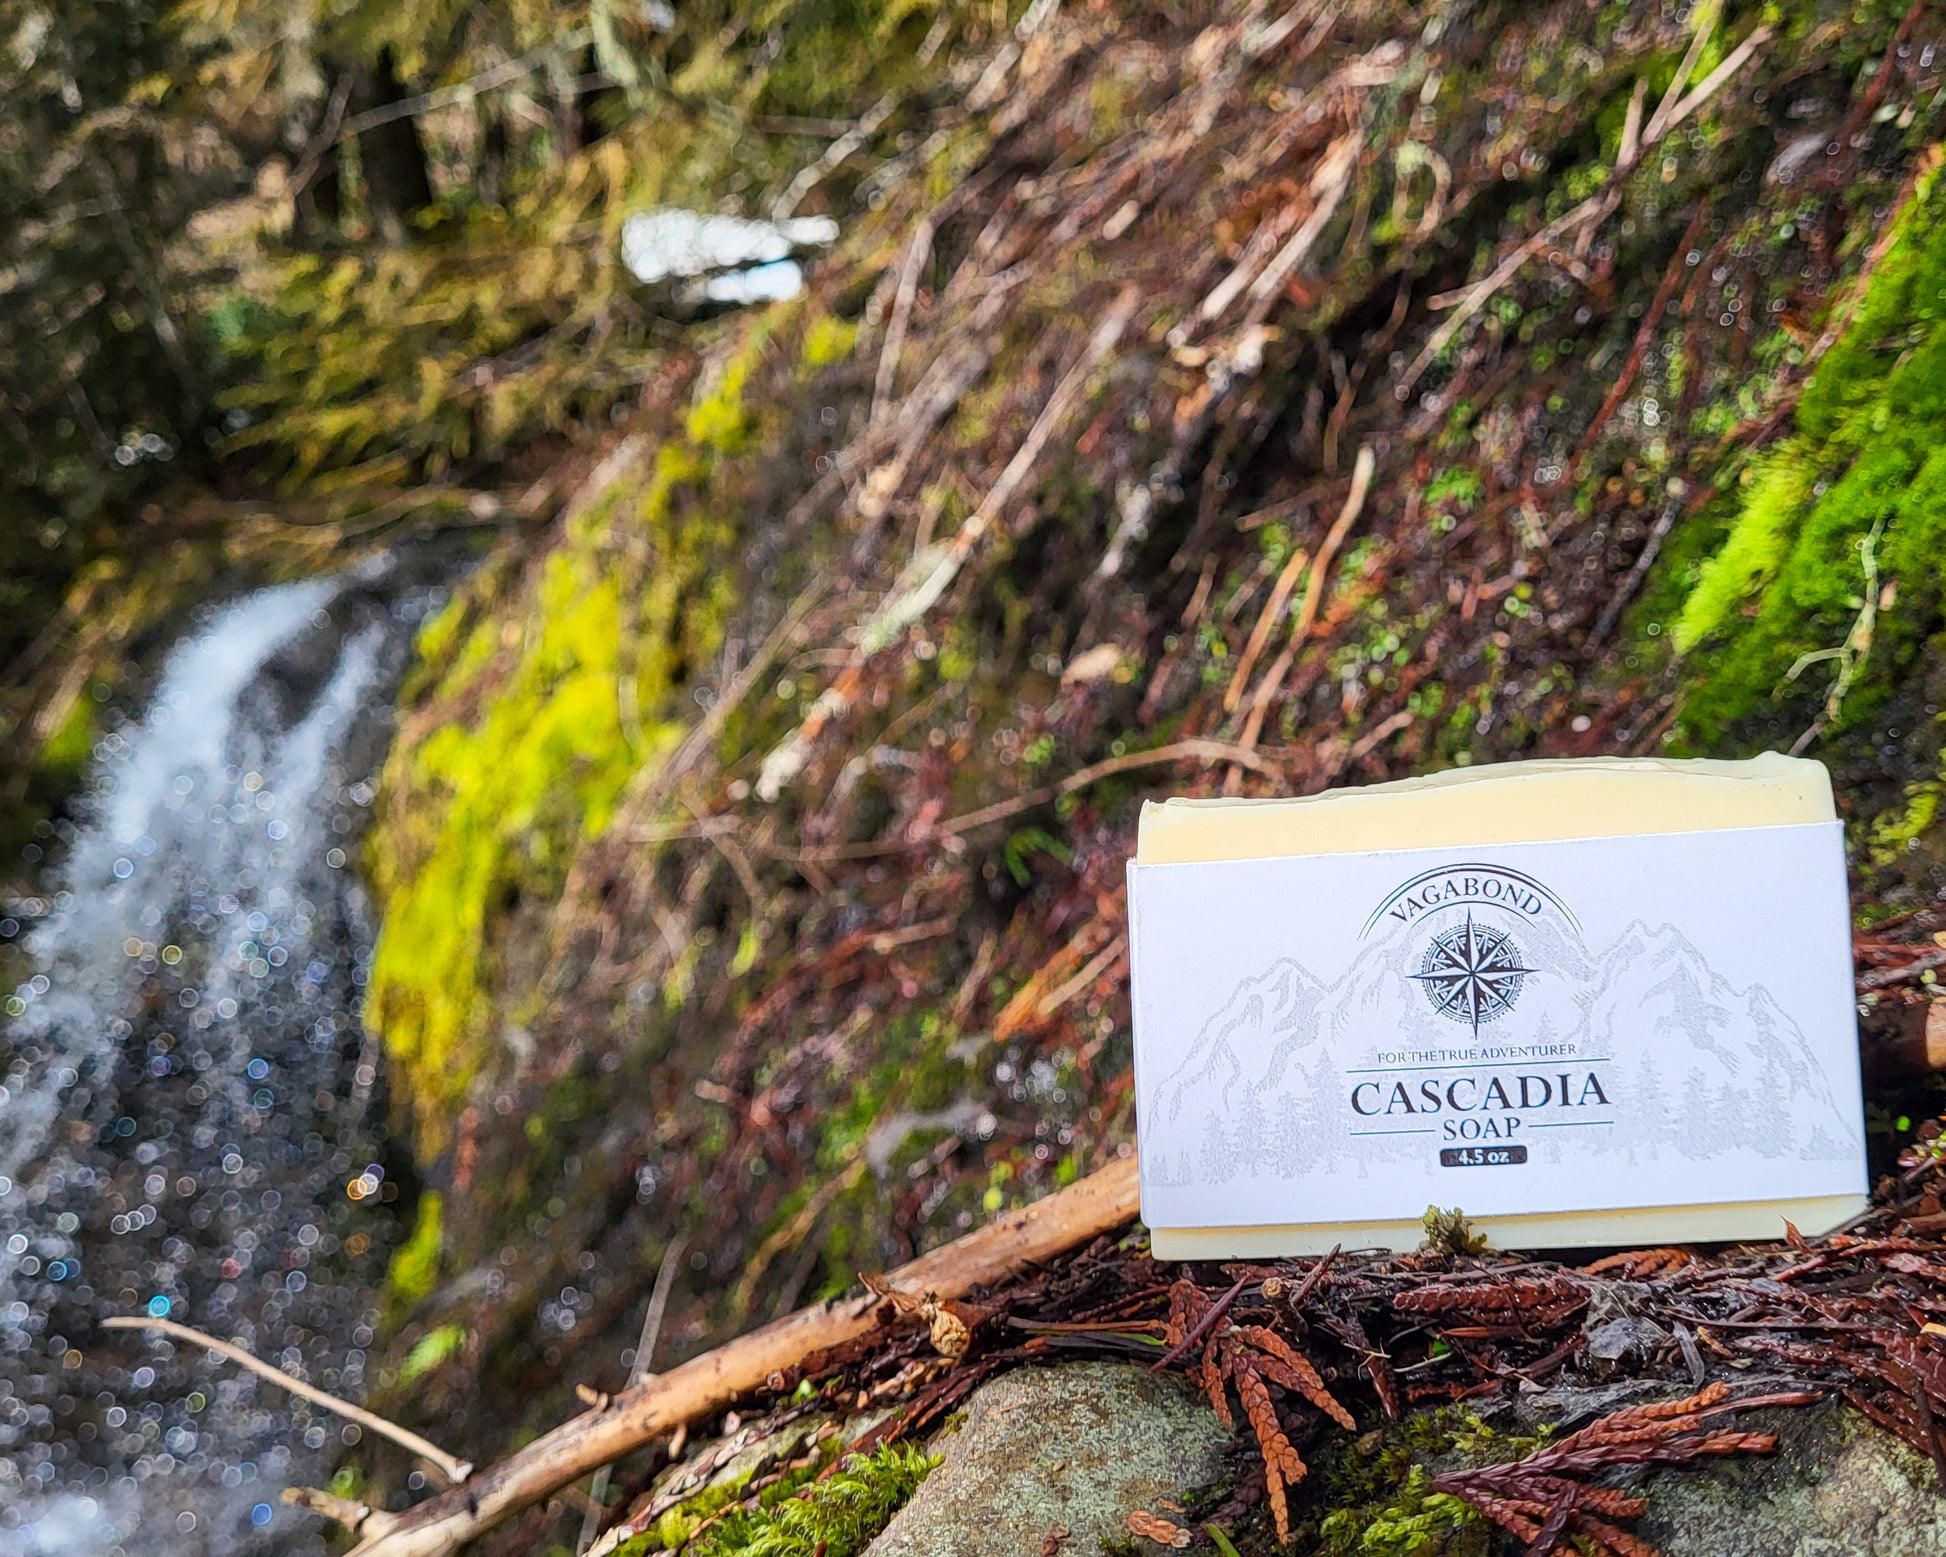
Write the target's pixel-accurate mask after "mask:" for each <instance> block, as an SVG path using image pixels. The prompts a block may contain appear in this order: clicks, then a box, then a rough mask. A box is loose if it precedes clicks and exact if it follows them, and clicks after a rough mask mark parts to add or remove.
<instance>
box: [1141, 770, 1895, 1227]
mask: <svg viewBox="0 0 1946 1557" xmlns="http://www.w3.org/2000/svg"><path fill="white" fill-rule="evenodd" d="M1129 918H1130V933H1131V944H1132V954H1131V957H1132V964H1133V980H1134V1001H1135V1081H1136V1100H1137V1104H1136V1106H1137V1133H1138V1139H1139V1146H1140V1152H1141V1170H1142V1214H1143V1218H1144V1220H1145V1221H1146V1222H1147V1223H1148V1224H1149V1227H1150V1229H1151V1231H1152V1234H1153V1238H1154V1249H1155V1252H1156V1254H1157V1256H1158V1257H1161V1258H1173V1259H1191V1258H1195V1259H1203V1258H1225V1257H1249V1256H1258V1255H1277V1254H1306V1253H1319V1252H1322V1251H1324V1250H1326V1249H1329V1248H1331V1247H1332V1246H1333V1245H1337V1244H1342V1245H1344V1246H1345V1247H1347V1248H1371V1247H1377V1248H1391V1249H1404V1248H1410V1247H1412V1246H1413V1245H1415V1244H1417V1243H1418V1242H1419V1241H1420V1239H1421V1238H1422V1237H1423V1236H1424V1232H1423V1227H1422V1225H1421V1218H1422V1216H1423V1214H1424V1212H1425V1209H1426V1207H1428V1206H1429V1205H1438V1206H1458V1207H1460V1208H1461V1209H1463V1210H1464V1211H1465V1212H1466V1213H1467V1215H1468V1216H1469V1218H1470V1219H1471V1220H1472V1221H1473V1223H1474V1225H1475V1226H1476V1227H1477V1228H1479V1229H1480V1230H1481V1231H1483V1232H1485V1233H1486V1234H1487V1235H1488V1236H1489V1237H1490V1238H1492V1239H1493V1241H1494V1242H1495V1243H1496V1244H1498V1245H1500V1246H1502V1247H1524V1248H1553V1247H1569V1246H1583V1247H1586V1246H1594V1245H1609V1244H1613V1245H1641V1244H1647V1243H1682V1242H1692V1241H1701V1240H1709V1239H1733V1238H1774V1237H1779V1236H1781V1235H1782V1234H1783V1232H1784V1223H1785V1222H1786V1221H1787V1220H1788V1221H1790V1222H1791V1223H1793V1224H1794V1225H1796V1226H1797V1227H1798V1228H1799V1229H1800V1230H1801V1231H1803V1232H1805V1233H1807V1234H1809V1233H1817V1232H1823V1231H1828V1230H1829V1229H1830V1228H1832V1227H1835V1226H1837V1225H1839V1224H1840V1223H1842V1222H1844V1221H1846V1220H1848V1219H1849V1218H1851V1217H1853V1216H1855V1215H1856V1214H1857V1213H1858V1212H1859V1211H1861V1210H1862V1209H1864V1207H1865V1205H1866V1173H1865V1150H1864V1125H1863V1102H1862V1095H1861V1091H1860V1086H1859V1074H1858V1043H1857V1028H1856V1006H1855V1003H1854V1000H1855V997H1854V994H1853V988H1852V973H1851V955H1850V946H1851V941H1850V915H1849V910H1848V906H1847V899H1846V887H1845V860H1844V843H1843V833H1842V827H1841V824H1840V823H1839V822H1838V820H1837V818H1836V813H1835V811H1834V809H1833V806H1832V800H1831V782H1830V778H1829V776H1828V775H1827V774H1826V772H1825V770H1824V768H1823V766H1822V765H1821V764H1819V763H1816V762H1811V761H1806V760H1802V759H1797V758H1790V757H1783V756H1778V755H1775V754H1770V755H1766V756H1762V757H1758V758H1754V759H1752V760H1750V761H1748V762H1714V761H1691V762H1681V761H1673V760H1665V759H1660V758H1648V759H1626V758H1589V759H1579V760H1573V761H1550V762H1520V763H1507V764H1504V765H1501V766H1497V767H1484V768H1469V769H1461V770H1458V771H1455V772H1451V773H1444V774H1439V775H1436V776H1433V777H1429V778H1417V779H1406V780H1403V781H1401V782H1399V783H1393V784H1380V785H1375V786H1373V787H1371V788H1367V789H1351V790H1339V791H1333V792H1328V793H1326V794H1322V795H1317V796H1313V797H1310V798H1307V799H1301V800H1254V801H1253V800H1170V801H1166V802H1164V803H1162V804H1160V805H1155V804H1151V805H1148V806H1145V807H1144V808H1143V813H1142V822H1141V831H1140V834H1139V839H1138V843H1137V849H1136V857H1135V860H1134V861H1133V862H1132V863H1131V864H1130V866H1129Z"/></svg>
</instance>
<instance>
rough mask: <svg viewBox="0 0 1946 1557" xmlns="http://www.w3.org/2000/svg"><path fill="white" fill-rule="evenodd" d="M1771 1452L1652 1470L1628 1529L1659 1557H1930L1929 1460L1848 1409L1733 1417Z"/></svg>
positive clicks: (1933, 1514)
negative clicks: (1642, 1508)
mask: <svg viewBox="0 0 1946 1557" xmlns="http://www.w3.org/2000/svg"><path fill="white" fill-rule="evenodd" d="M1737 1426H1738V1427H1739V1428H1747V1429H1750V1430H1753V1431H1754V1430H1756V1429H1757V1428H1758V1427H1759V1426H1761V1428H1762V1429H1763V1430H1765V1431H1768V1432H1775V1433H1777V1434H1778V1435H1779V1437H1780V1438H1781V1439H1782V1443H1781V1444H1780V1445H1779V1448H1778V1451H1777V1453H1776V1454H1774V1455H1763V1456H1756V1457H1751V1458H1738V1459H1734V1460H1724V1461H1720V1462H1718V1463H1716V1464H1714V1465H1711V1466H1709V1467H1708V1468H1706V1469H1705V1468H1701V1467H1693V1468H1688V1469H1683V1470H1672V1471H1665V1472H1662V1473H1660V1474H1658V1475H1656V1476H1654V1477H1652V1478H1650V1480H1649V1481H1648V1482H1647V1483H1646V1484H1645V1490H1646V1491H1647V1493H1648V1497H1649V1511H1648V1513H1646V1514H1645V1515H1643V1517H1642V1518H1641V1519H1640V1520H1639V1521H1637V1523H1636V1526H1635V1529H1636V1531H1637V1533H1638V1534H1639V1535H1641V1536H1642V1538H1643V1539H1644V1540H1646V1541H1649V1542H1651V1543H1652V1544H1653V1545H1655V1546H1656V1547H1658V1548H1659V1549H1660V1550H1661V1551H1662V1553H1663V1554H1664V1557H1938V1554H1939V1553H1941V1552H1946V1497H1942V1496H1941V1494H1940V1491H1939V1481H1938V1478H1937V1476H1936V1475H1935V1474H1934V1472H1933V1468H1932V1466H1930V1465H1929V1464H1927V1463H1926V1462H1925V1461H1924V1460H1922V1459H1920V1458H1919V1457H1918V1456H1917V1455H1915V1454H1913V1453H1912V1452H1911V1451H1910V1450H1908V1449H1907V1448H1906V1447H1905V1445H1904V1444H1902V1443H1900V1442H1899V1441H1898V1440H1897V1439H1895V1438H1893V1437H1891V1436H1890V1435H1889V1434H1886V1433H1883V1432H1881V1431H1879V1430H1878V1429H1877V1428H1875V1427H1873V1426H1872V1425H1871V1424H1870V1423H1869V1422H1867V1421H1866V1420H1865V1419H1864V1418H1863V1417H1861V1416H1860V1415H1858V1413H1857V1412H1855V1411H1851V1410H1848V1409H1846V1408H1844V1407H1842V1406H1837V1405H1826V1406H1821V1407H1818V1408H1817V1409H1815V1410H1811V1411H1777V1412H1766V1413H1763V1420H1762V1421H1761V1423H1760V1422H1759V1420H1758V1418H1757V1417H1755V1416H1752V1417H1751V1418H1750V1419H1748V1420H1747V1421H1746V1420H1744V1419H1742V1418H1739V1419H1738V1421H1737Z"/></svg>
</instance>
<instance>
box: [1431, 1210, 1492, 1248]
mask: <svg viewBox="0 0 1946 1557" xmlns="http://www.w3.org/2000/svg"><path fill="white" fill-rule="evenodd" d="M1421 1220H1422V1221H1423V1222H1424V1223H1425V1228H1426V1242H1427V1244H1428V1245H1429V1246H1431V1247H1432V1248H1433V1249H1435V1250H1437V1251H1438V1252H1439V1253H1441V1254H1485V1253H1486V1252H1487V1239H1486V1234H1485V1233H1476V1232H1474V1231H1473V1224H1472V1223H1471V1222H1469V1221H1467V1219H1466V1214H1465V1213H1464V1212H1463V1211H1461V1210H1460V1208H1459V1207H1458V1206H1454V1207H1453V1208H1452V1209H1451V1210H1450V1211H1442V1210H1440V1209H1439V1207H1438V1206H1427V1207H1426V1214H1425V1216H1424V1217H1423V1218H1421Z"/></svg>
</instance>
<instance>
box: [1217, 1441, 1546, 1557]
mask: <svg viewBox="0 0 1946 1557" xmlns="http://www.w3.org/2000/svg"><path fill="white" fill-rule="evenodd" d="M1546 1439H1547V1434H1546V1433H1545V1432H1543V1433H1542V1434H1540V1435H1538V1436H1531V1437H1530V1436H1520V1435H1513V1434H1508V1433H1504V1432H1502V1431H1500V1430H1499V1429H1496V1428H1494V1427H1492V1426H1490V1425H1489V1424H1487V1423H1485V1422H1483V1421H1481V1420H1480V1419H1479V1418H1478V1417H1476V1416H1474V1415H1472V1414H1471V1413H1469V1412H1466V1411H1463V1410H1460V1409H1458V1408H1456V1407H1447V1408H1445V1409H1442V1410H1438V1411H1432V1412H1425V1413H1421V1414H1416V1415H1413V1416H1408V1417H1407V1418H1406V1419H1405V1420H1404V1421H1402V1422H1398V1423H1395V1424H1393V1425H1392V1426H1390V1427H1387V1428H1385V1429H1383V1430H1382V1431H1378V1432H1372V1433H1367V1434H1366V1435H1365V1436H1364V1437H1362V1438H1357V1439H1339V1440H1335V1441H1333V1442H1332V1443H1331V1445H1330V1446H1329V1447H1328V1448H1327V1449H1326V1451H1325V1453H1324V1455H1323V1456H1322V1457H1321V1459H1320V1462H1319V1463H1318V1464H1317V1465H1316V1466H1315V1467H1314V1468H1313V1473H1312V1475H1311V1477H1310V1478H1309V1479H1308V1480H1306V1481H1305V1482H1304V1483H1303V1485H1302V1490H1301V1498H1300V1502H1299V1505H1298V1508H1297V1530H1296V1535H1297V1540H1296V1547H1297V1549H1298V1550H1299V1551H1305V1552H1310V1553H1314V1554H1315V1557H1486V1554H1487V1553H1488V1552H1490V1551H1492V1550H1493V1549H1494V1547H1493V1535H1492V1528H1491V1526H1489V1525H1488V1524H1487V1522H1486V1521H1485V1520H1484V1519H1482V1518H1481V1517H1480V1515H1479V1514H1477V1513H1476V1512H1475V1511H1474V1510H1473V1509H1472V1508H1471V1507H1469V1506H1468V1505H1467V1504H1466V1503H1464V1502H1462V1501H1460V1500H1459V1499H1458V1498H1455V1497H1451V1496H1448V1495H1447V1494H1444V1493H1440V1492H1435V1491H1433V1490H1432V1481H1433V1477H1434V1476H1435V1475H1436V1474H1437V1473H1438V1471H1440V1470H1443V1469H1447V1468H1450V1467H1457V1466H1461V1465H1469V1466H1470V1465H1491V1464H1500V1463H1503V1462H1505V1461H1508V1460H1515V1459H1519V1458H1520V1457H1521V1456H1523V1455H1526V1454H1530V1453H1532V1452H1533V1451H1534V1450H1535V1449H1536V1448H1538V1447H1540V1445H1541V1444H1543V1443H1544V1442H1546ZM1249 1545H1250V1547H1251V1548H1254V1546H1255V1545H1256V1543H1255V1542H1250V1543H1249Z"/></svg>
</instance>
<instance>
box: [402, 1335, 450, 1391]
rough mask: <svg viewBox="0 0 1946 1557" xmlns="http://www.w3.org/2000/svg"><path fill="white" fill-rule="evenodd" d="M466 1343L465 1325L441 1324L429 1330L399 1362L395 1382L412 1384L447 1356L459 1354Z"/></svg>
mask: <svg viewBox="0 0 1946 1557" xmlns="http://www.w3.org/2000/svg"><path fill="white" fill-rule="evenodd" d="M465 1345H466V1326H465V1325H439V1326H437V1327H436V1328H434V1329H432V1330H428V1331H427V1332H426V1333H425V1334H424V1335H422V1336H421V1337H420V1338H419V1339H418V1340H417V1341H416V1342H414V1343H413V1347H412V1350H411V1351H409V1352H407V1353H406V1354H405V1361H404V1362H402V1363H400V1364H399V1376H398V1378H397V1380H396V1381H395V1382H397V1383H399V1384H410V1383H411V1382H412V1381H413V1380H414V1379H416V1378H421V1377H423V1376H424V1375H425V1374H428V1373H430V1372H432V1370H433V1369H434V1368H436V1367H438V1366H439V1365H440V1364H441V1363H442V1362H444V1361H445V1360H446V1359H447V1358H449V1357H452V1356H455V1355H457V1354H458V1352H459V1351H460V1349H461V1348H462V1347H464V1346H465Z"/></svg>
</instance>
